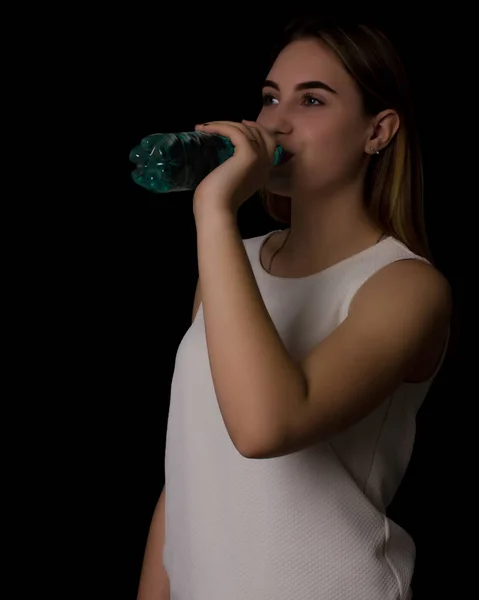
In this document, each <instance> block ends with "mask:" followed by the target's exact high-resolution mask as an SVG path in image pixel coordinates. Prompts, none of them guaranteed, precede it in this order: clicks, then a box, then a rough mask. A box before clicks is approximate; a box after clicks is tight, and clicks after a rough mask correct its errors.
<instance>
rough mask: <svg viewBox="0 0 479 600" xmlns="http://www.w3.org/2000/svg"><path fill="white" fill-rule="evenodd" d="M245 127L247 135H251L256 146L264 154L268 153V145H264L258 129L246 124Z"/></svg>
mask: <svg viewBox="0 0 479 600" xmlns="http://www.w3.org/2000/svg"><path fill="white" fill-rule="evenodd" d="M246 128H247V129H248V134H249V136H253V139H254V142H255V144H256V145H257V147H258V148H260V149H261V151H262V152H264V153H265V154H268V147H267V146H266V143H265V140H264V138H263V136H262V135H261V132H260V131H259V129H257V128H256V127H248V126H247V125H246Z"/></svg>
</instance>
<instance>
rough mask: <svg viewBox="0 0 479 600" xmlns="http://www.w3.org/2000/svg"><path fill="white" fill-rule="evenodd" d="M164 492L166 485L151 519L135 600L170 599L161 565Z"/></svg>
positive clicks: (163, 542)
mask: <svg viewBox="0 0 479 600" xmlns="http://www.w3.org/2000/svg"><path fill="white" fill-rule="evenodd" d="M165 493H166V486H165V487H163V491H162V492H161V494H160V498H159V500H158V502H157V504H156V508H155V511H154V513H153V517H152V519H151V525H150V532H149V534H148V540H147V542H146V549H145V555H144V558H143V567H142V570H141V577H140V585H139V588H138V596H137V600H170V580H169V579H168V574H167V572H166V570H165V567H164V566H163V547H164V545H165Z"/></svg>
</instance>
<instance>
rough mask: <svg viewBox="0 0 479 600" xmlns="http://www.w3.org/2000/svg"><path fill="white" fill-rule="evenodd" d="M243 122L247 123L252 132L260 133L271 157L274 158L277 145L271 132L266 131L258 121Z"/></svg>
mask: <svg viewBox="0 0 479 600" xmlns="http://www.w3.org/2000/svg"><path fill="white" fill-rule="evenodd" d="M242 122H243V123H245V124H246V125H247V126H248V127H249V128H250V130H251V131H256V132H258V133H259V135H260V136H261V139H262V140H263V144H264V146H265V148H266V150H267V152H268V154H269V156H271V157H273V156H274V152H275V150H276V146H277V143H276V140H275V139H274V138H273V136H272V135H271V134H270V132H269V131H268V130H267V129H265V128H264V127H263V125H261V124H260V123H256V121H246V120H245V119H243V121H242Z"/></svg>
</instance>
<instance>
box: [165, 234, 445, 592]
mask: <svg viewBox="0 0 479 600" xmlns="http://www.w3.org/2000/svg"><path fill="white" fill-rule="evenodd" d="M268 235H269V234H268ZM266 237H267V236H259V237H254V238H251V239H246V240H243V242H244V245H245V249H246V251H247V254H248V257H249V260H250V262H251V266H252V269H253V271H254V275H255V278H256V282H257V285H258V287H259V290H260V292H261V295H262V297H263V300H264V303H265V305H266V307H267V309H268V312H269V314H270V316H271V318H272V320H273V322H274V324H275V326H276V328H277V330H278V332H279V334H280V335H281V338H282V340H283V342H284V344H285V346H286V347H287V349H288V351H289V352H290V354H291V356H293V357H294V358H297V357H300V356H303V355H304V354H305V353H306V352H308V351H309V350H310V349H312V348H313V347H314V346H315V345H316V344H318V343H319V342H321V341H322V340H323V339H324V338H325V337H326V336H328V335H329V334H330V333H331V332H332V331H333V330H334V329H335V328H336V327H338V325H340V323H341V322H342V321H343V320H344V319H345V318H346V316H347V314H348V309H349V305H350V302H351V299H352V298H353V296H354V294H355V293H356V292H357V290H358V289H359V288H360V287H361V286H362V285H363V283H364V282H365V281H366V280H367V279H368V278H370V277H371V276H372V275H374V273H376V272H377V271H378V270H379V269H381V268H383V267H385V266H386V265H388V264H390V263H393V262H395V261H398V260H403V259H419V260H422V261H425V262H428V261H426V260H425V259H424V258H421V257H419V256H417V255H415V254H414V253H412V252H411V251H410V250H409V249H408V248H407V247H406V246H404V245H403V244H402V243H400V242H399V241H397V240H395V239H394V238H392V237H389V238H386V239H385V240H383V241H381V242H379V243H378V244H376V245H375V246H372V247H370V248H368V249H366V250H364V251H363V252H360V253H359V254H356V255H354V256H352V257H350V258H347V259H346V260H343V261H341V262H340V263H337V264H336V265H333V266H331V267H329V268H327V269H325V270H323V271H321V272H319V273H316V274H314V275H311V276H309V277H303V278H299V279H298V278H283V277H276V276H273V275H270V274H269V273H267V272H266V270H265V269H264V267H263V266H262V265H261V263H260V249H261V246H262V244H263V242H264V241H265V239H266ZM446 349H447V343H446V345H445V348H444V352H443V356H442V359H441V362H440V365H441V364H442V361H443V359H444V356H445V352H446ZM440 365H439V366H438V368H437V369H436V372H435V374H434V376H433V377H431V378H430V379H429V380H428V381H425V382H423V383H419V384H417V383H404V384H402V385H401V386H400V387H399V388H398V389H396V391H395V392H394V393H393V394H391V396H389V397H388V398H386V399H385V400H384V402H382V404H381V405H380V406H379V407H378V408H377V409H376V410H374V411H373V412H372V413H371V414H370V415H369V416H367V417H366V418H364V419H363V420H362V421H361V422H360V423H358V424H357V425H355V426H353V427H351V428H350V429H349V430H347V431H345V432H343V433H341V434H340V435H337V436H336V437H334V438H332V439H331V440H330V441H329V442H321V443H318V444H316V445H315V446H312V447H309V448H307V449H305V450H302V451H299V452H296V453H294V454H290V455H288V456H282V457H279V458H272V459H247V458H244V457H243V456H242V455H241V454H240V453H239V452H238V451H237V450H236V448H235V447H234V445H233V444H232V442H231V440H230V438H229V435H228V433H227V431H226V428H225V425H224V422H223V419H222V417H221V414H220V410H219V407H218V403H217V399H216V396H215V391H214V387H213V382H212V377H211V371H210V365H209V361H208V353H207V346H206V339H205V330H204V321H203V307H202V306H200V308H199V310H198V313H197V315H196V318H195V321H194V323H193V324H192V326H191V327H190V328H189V330H188V331H187V332H186V334H185V336H184V338H183V340H182V341H181V343H180V346H179V348H178V352H177V356H176V363H175V369H174V375H173V380H172V386H171V401H170V409H169V417H168V428H167V437H166V454H165V481H166V483H165V485H166V509H165V527H166V532H165V548H164V565H165V568H166V570H167V572H168V575H169V578H170V590H171V600H409V599H410V598H411V597H412V594H411V590H410V582H411V578H412V574H413V570H414V561H415V545H414V542H413V540H412V539H411V537H410V536H409V534H408V533H407V532H406V531H404V529H402V528H401V527H399V526H398V525H397V524H396V523H394V522H393V521H392V520H391V519H389V518H387V517H386V516H385V510H386V507H387V506H388V505H389V503H390V502H391V500H392V499H393V497H394V494H395V493H396V491H397V489H398V486H399V484H400V482H401V479H402V478H403V476H404V473H405V471H406V467H407V466H408V463H409V460H410V457H411V453H412V450H413V444H414V437H415V419H416V413H417V411H418V409H419V408H420V406H421V404H422V402H423V401H424V398H425V396H426V394H427V392H428V390H429V387H430V385H431V383H432V381H433V379H434V377H435V375H436V374H437V372H438V370H439V368H440Z"/></svg>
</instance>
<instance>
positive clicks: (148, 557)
mask: <svg viewBox="0 0 479 600" xmlns="http://www.w3.org/2000/svg"><path fill="white" fill-rule="evenodd" d="M200 304H201V291H200V282H199V280H198V283H197V285H196V291H195V299H194V301H193V313H192V316H191V322H193V321H194V320H195V317H196V313H197V312H198V308H199V306H200ZM165 495H166V485H165V486H164V487H163V491H162V492H161V494H160V498H159V500H158V502H157V504H156V508H155V512H154V513H153V517H152V519H151V525H150V532H149V534H148V540H147V542H146V549H145V556H144V558H143V567H142V570H141V577H140V585H139V588H138V596H137V600H170V580H169V579H168V574H167V572H166V570H165V567H164V566H163V548H164V546H165Z"/></svg>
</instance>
